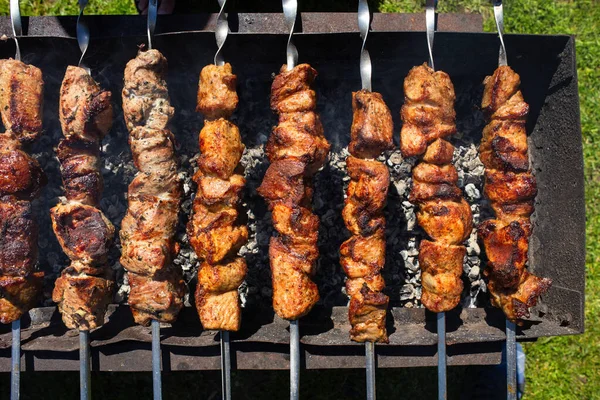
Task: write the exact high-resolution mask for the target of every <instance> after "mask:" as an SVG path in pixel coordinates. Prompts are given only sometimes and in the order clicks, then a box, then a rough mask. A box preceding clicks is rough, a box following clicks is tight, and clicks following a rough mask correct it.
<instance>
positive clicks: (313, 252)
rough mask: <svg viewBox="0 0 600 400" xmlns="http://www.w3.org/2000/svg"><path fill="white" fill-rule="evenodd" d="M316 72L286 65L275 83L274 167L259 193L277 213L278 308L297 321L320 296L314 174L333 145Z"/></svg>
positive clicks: (273, 251)
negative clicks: (325, 129) (322, 111)
mask: <svg viewBox="0 0 600 400" xmlns="http://www.w3.org/2000/svg"><path fill="white" fill-rule="evenodd" d="M316 76H317V71H315V70H314V69H313V68H312V67H311V66H310V65H308V64H300V65H298V66H296V67H294V68H292V69H290V70H289V71H288V70H287V66H286V65H284V66H282V67H281V70H280V72H279V74H278V75H277V76H276V77H275V79H274V80H273V84H272V85H271V109H272V110H273V111H275V112H276V113H277V114H279V123H278V125H277V126H276V127H274V128H273V132H272V134H271V135H270V137H269V140H268V142H267V146H266V153H267V156H268V157H269V161H270V162H271V165H270V166H269V168H268V169H267V172H266V174H265V177H264V178H263V182H262V184H261V185H260V187H259V188H258V193H259V194H260V195H261V196H262V197H263V198H264V199H265V200H266V201H267V203H268V205H269V209H271V212H272V219H273V227H274V228H275V230H276V231H277V233H278V235H279V236H276V237H272V238H271V242H270V244H269V259H270V261H271V274H272V282H273V308H274V309H275V312H276V313H277V315H279V316H280V317H281V318H283V319H288V320H297V319H299V318H301V317H303V316H304V315H306V314H308V313H309V312H310V310H311V309H312V307H313V306H314V305H315V303H316V302H317V301H318V300H319V290H318V288H317V285H316V284H315V283H314V282H313V281H312V280H311V277H312V276H314V274H315V267H316V262H317V259H318V258H319V249H318V247H317V239H318V235H319V219H318V217H317V216H316V215H314V214H313V213H312V211H311V202H312V194H313V189H312V187H311V184H312V181H311V177H312V176H313V175H314V174H315V173H316V172H317V171H318V170H319V169H320V168H321V167H322V166H323V164H324V163H325V161H326V159H327V155H328V153H329V148H330V145H329V143H328V142H327V140H326V139H325V136H324V135H323V125H322V124H321V121H320V119H319V116H318V115H317V113H316V112H315V109H316V106H317V96H316V93H315V91H314V90H313V89H312V84H313V82H314V80H315V78H316Z"/></svg>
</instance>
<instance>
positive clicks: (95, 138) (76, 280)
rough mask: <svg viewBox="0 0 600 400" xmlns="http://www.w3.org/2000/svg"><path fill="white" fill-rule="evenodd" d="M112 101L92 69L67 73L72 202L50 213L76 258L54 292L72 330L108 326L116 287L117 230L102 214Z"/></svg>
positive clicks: (63, 111) (63, 159)
mask: <svg viewBox="0 0 600 400" xmlns="http://www.w3.org/2000/svg"><path fill="white" fill-rule="evenodd" d="M110 99H111V93H110V92H107V91H104V90H102V89H101V88H100V86H99V85H98V84H97V83H96V82H95V81H94V79H93V78H92V77H91V76H90V75H89V74H88V73H87V71H86V70H84V69H83V68H79V67H73V66H70V67H68V68H67V71H66V73H65V77H64V79H63V82H62V86H61V90H60V106H59V109H60V122H61V126H62V129H63V134H64V136H65V137H64V138H63V139H62V140H61V141H60V143H59V145H58V147H57V149H56V152H57V155H58V159H59V161H60V171H61V175H62V179H63V186H64V188H65V192H66V193H65V194H66V199H64V200H62V201H61V202H60V203H59V204H57V205H56V206H55V207H53V208H52V209H51V210H50V218H51V220H52V228H53V230H54V234H55V235H56V238H57V239H58V242H59V243H60V245H61V247H62V249H63V251H64V252H65V254H66V255H67V256H68V257H69V258H70V259H71V265H69V266H68V267H66V268H65V269H64V270H63V271H62V274H61V276H60V277H59V278H58V279H57V281H56V283H55V286H54V291H53V293H52V299H53V300H54V301H55V302H56V303H58V309H59V311H60V312H61V314H62V318H63V322H64V323H65V325H66V326H67V327H68V328H70V329H79V330H91V329H94V328H97V327H99V326H102V325H103V324H104V314H105V313H106V308H107V307H108V305H109V304H110V301H111V300H112V292H113V289H114V286H115V285H114V277H113V273H112V270H111V269H110V268H109V266H108V265H107V264H106V262H107V257H108V251H109V250H110V247H111V245H112V240H113V236H114V233H115V228H114V227H113V225H112V224H111V223H110V221H109V220H108V219H107V218H106V217H105V216H104V214H103V213H102V211H101V210H100V196H101V194H102V186H103V182H102V174H101V172H100V143H101V141H102V138H103V137H104V135H106V133H107V132H108V131H109V130H110V127H111V125H112V105H111V103H110Z"/></svg>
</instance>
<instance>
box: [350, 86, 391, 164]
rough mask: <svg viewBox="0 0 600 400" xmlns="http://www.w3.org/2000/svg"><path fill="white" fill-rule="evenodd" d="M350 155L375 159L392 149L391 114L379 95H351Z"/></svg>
mask: <svg viewBox="0 0 600 400" xmlns="http://www.w3.org/2000/svg"><path fill="white" fill-rule="evenodd" d="M352 110H353V111H354V113H353V116H354V117H353V119H352V128H351V130H350V145H349V146H348V150H349V151H350V154H352V155H353V156H355V157H359V158H377V157H378V156H379V155H380V154H381V153H382V152H384V151H385V150H391V149H393V148H394V139H393V129H394V125H393V122H392V114H391V112H390V109H389V108H388V106H387V105H386V104H385V102H384V101H383V97H382V96H381V94H379V93H377V92H369V91H367V90H361V91H359V92H354V93H352Z"/></svg>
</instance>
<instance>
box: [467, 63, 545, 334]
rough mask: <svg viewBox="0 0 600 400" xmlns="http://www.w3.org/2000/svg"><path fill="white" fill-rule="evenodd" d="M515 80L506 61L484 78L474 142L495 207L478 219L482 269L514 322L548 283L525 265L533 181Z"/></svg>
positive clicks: (526, 313)
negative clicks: (491, 215) (479, 135)
mask: <svg viewBox="0 0 600 400" xmlns="http://www.w3.org/2000/svg"><path fill="white" fill-rule="evenodd" d="M520 84H521V79H520V77H519V75H518V74H517V73H515V72H514V71H513V70H512V69H511V68H510V67H508V66H501V67H498V69H496V71H495V72H494V74H493V75H492V76H488V77H487V78H485V80H484V85H485V88H484V92H483V100H482V104H481V107H482V109H483V110H484V112H485V114H486V117H487V122H488V124H487V125H486V127H485V128H484V130H483V139H482V141H481V145H480V147H479V150H480V153H481V161H482V163H483V165H484V166H485V185H484V193H485V195H486V197H487V198H488V199H489V200H490V203H491V206H492V209H493V210H494V212H495V213H496V218H495V219H490V220H487V221H484V222H482V223H481V224H480V225H479V236H480V237H481V238H482V240H483V245H484V249H485V252H486V255H487V258H488V263H487V267H486V269H485V271H484V273H485V275H486V276H487V278H488V280H489V281H488V289H489V292H490V295H491V299H492V304H493V305H494V306H496V307H499V308H501V309H502V311H504V314H505V315H506V318H508V319H509V320H511V321H513V322H516V323H522V320H523V319H527V318H529V308H530V307H533V306H534V305H535V304H536V303H537V300H538V297H539V296H540V295H542V294H543V293H545V292H546V291H547V290H548V289H549V288H550V286H551V284H552V281H551V280H550V279H547V278H538V277H537V276H535V275H533V274H531V273H529V272H528V271H527V270H526V265H527V252H528V250H529V237H530V236H531V230H532V225H531V223H530V216H531V214H532V213H533V211H534V209H533V201H534V199H535V196H536V194H537V186H536V181H535V177H534V176H533V174H532V173H531V170H530V168H529V157H528V155H527V150H528V149H527V134H526V131H525V122H526V120H527V114H528V112H529V106H528V105H527V103H525V101H524V99H523V95H522V94H521V91H520V90H519V86H520Z"/></svg>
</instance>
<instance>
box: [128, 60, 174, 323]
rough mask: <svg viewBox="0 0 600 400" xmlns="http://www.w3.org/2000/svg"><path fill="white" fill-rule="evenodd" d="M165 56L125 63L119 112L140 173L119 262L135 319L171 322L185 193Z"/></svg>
mask: <svg viewBox="0 0 600 400" xmlns="http://www.w3.org/2000/svg"><path fill="white" fill-rule="evenodd" d="M166 75H167V60H166V59H165V57H164V56H163V55H162V54H161V53H160V52H159V51H158V50H147V51H140V52H139V53H138V55H137V57H136V58H134V59H133V60H131V61H129V62H128V63H127V66H126V67H125V84H124V87H123V92H122V96H123V114H124V117H125V122H126V124H127V128H128V129H129V144H130V147H131V152H132V155H133V162H134V165H135V167H136V168H137V169H138V173H137V174H136V176H135V178H134V179H133V181H132V182H131V184H130V185H129V190H128V201H129V204H128V208H127V213H126V214H125V217H124V218H123V221H122V222H121V231H120V238H121V245H122V246H123V247H122V251H121V264H122V265H123V267H124V268H125V269H126V270H127V276H128V279H129V285H130V286H131V291H130V293H129V300H128V301H129V306H130V307H131V310H132V313H133V317H134V319H135V322H137V323H138V324H140V325H148V324H150V321H151V320H157V321H160V322H174V321H175V320H176V319H177V315H178V314H179V311H180V310H181V308H182V307H183V295H184V293H185V283H184V282H183V279H182V273H181V270H179V269H178V267H176V266H175V265H173V259H174V258H175V256H176V255H177V253H178V252H179V244H178V243H177V242H176V240H175V231H176V228H177V222H178V213H179V205H180V203H181V197H182V195H183V188H182V184H181V179H180V177H179V175H178V173H177V168H178V166H177V158H176V155H175V138H174V137H173V134H172V133H171V132H170V131H169V130H168V129H167V125H168V123H169V120H170V119H171V117H172V116H173V113H174V110H173V107H171V104H170V100H169V92H168V89H167V83H166V81H165V79H166Z"/></svg>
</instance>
